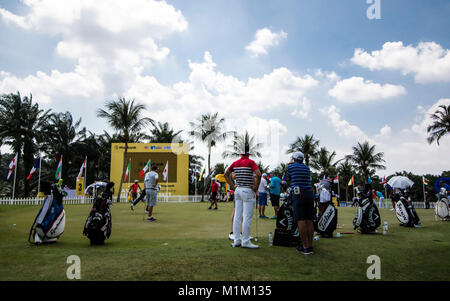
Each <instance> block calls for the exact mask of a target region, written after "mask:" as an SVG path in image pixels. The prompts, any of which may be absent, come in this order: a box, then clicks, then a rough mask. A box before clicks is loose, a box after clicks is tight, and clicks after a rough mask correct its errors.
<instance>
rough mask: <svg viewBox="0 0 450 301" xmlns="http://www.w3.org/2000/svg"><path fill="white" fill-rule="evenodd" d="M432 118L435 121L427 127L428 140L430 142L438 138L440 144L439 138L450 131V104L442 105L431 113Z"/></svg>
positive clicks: (437, 141)
mask: <svg viewBox="0 0 450 301" xmlns="http://www.w3.org/2000/svg"><path fill="white" fill-rule="evenodd" d="M431 119H433V120H434V122H433V124H431V125H429V126H428V127H427V133H428V134H429V136H428V138H427V140H428V143H429V144H431V143H433V142H434V141H435V140H436V143H437V144H438V145H439V140H440V139H441V138H442V137H443V136H445V135H447V134H449V133H450V105H447V106H445V105H440V106H439V109H438V110H437V111H436V112H435V113H434V114H432V115H431Z"/></svg>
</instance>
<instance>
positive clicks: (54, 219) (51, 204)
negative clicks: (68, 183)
mask: <svg viewBox="0 0 450 301" xmlns="http://www.w3.org/2000/svg"><path fill="white" fill-rule="evenodd" d="M41 188H42V189H41V191H42V192H44V194H45V195H46V197H45V199H44V202H43V204H42V207H41V209H40V210H39V212H38V214H37V216H36V218H35V219H34V222H33V224H32V225H31V228H30V234H29V235H28V242H30V243H34V244H41V243H50V242H56V240H57V239H58V238H59V237H60V236H61V235H62V233H63V232H64V228H65V225H66V214H65V211H64V208H63V197H64V194H63V193H62V192H61V191H60V190H59V189H58V187H57V186H56V185H54V184H50V183H49V182H42V183H41ZM32 237H33V241H31V238H32Z"/></svg>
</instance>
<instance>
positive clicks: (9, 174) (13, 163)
mask: <svg viewBox="0 0 450 301" xmlns="http://www.w3.org/2000/svg"><path fill="white" fill-rule="evenodd" d="M17 155H18V154H17V153H16V156H15V157H14V158H13V159H12V161H11V163H9V172H8V177H7V178H6V180H9V177H10V176H11V174H12V172H13V171H14V168H15V167H16V165H17Z"/></svg>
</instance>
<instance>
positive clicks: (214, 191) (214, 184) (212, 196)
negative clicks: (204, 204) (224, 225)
mask: <svg viewBox="0 0 450 301" xmlns="http://www.w3.org/2000/svg"><path fill="white" fill-rule="evenodd" d="M209 191H210V192H211V194H210V196H209V201H210V202H211V205H210V206H209V208H208V210H211V208H212V206H213V205H216V207H215V208H214V210H217V193H218V192H219V184H217V182H216V181H214V180H213V181H212V182H211V187H210V188H209Z"/></svg>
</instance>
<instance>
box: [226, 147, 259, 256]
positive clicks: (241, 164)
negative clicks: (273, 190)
mask: <svg viewBox="0 0 450 301" xmlns="http://www.w3.org/2000/svg"><path fill="white" fill-rule="evenodd" d="M249 156H250V152H249V148H248V146H246V147H245V150H244V152H243V153H242V154H241V158H240V159H238V160H236V161H235V162H233V163H232V164H231V165H230V167H228V169H227V170H226V171H225V174H224V177H225V179H226V181H227V183H228V185H229V186H230V188H231V189H232V190H234V204H235V209H234V217H233V233H234V243H233V244H232V245H231V246H232V247H233V248H236V247H242V248H249V249H258V248H259V246H257V245H254V244H253V243H252V242H251V241H250V226H251V222H252V217H253V208H254V206H255V203H256V193H257V192H258V187H259V184H260V182H261V172H260V170H259V168H258V165H256V163H255V161H253V160H252V159H250V158H249ZM232 172H234V173H235V174H236V184H235V183H234V182H233V181H232V180H231V178H230V175H231V173H232ZM254 175H256V177H254ZM241 222H242V235H241Z"/></svg>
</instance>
